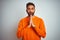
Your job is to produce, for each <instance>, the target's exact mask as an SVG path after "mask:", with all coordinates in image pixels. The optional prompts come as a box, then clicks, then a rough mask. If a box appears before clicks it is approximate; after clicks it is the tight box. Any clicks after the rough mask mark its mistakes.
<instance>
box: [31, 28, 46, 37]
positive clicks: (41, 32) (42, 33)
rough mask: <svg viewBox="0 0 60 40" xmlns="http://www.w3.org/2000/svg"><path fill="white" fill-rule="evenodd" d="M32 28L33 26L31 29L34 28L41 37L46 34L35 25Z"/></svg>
mask: <svg viewBox="0 0 60 40" xmlns="http://www.w3.org/2000/svg"><path fill="white" fill-rule="evenodd" d="M32 28H33V30H35V31H36V32H37V34H38V35H39V36H41V37H43V38H44V37H45V36H46V32H45V30H42V29H39V28H37V27H32Z"/></svg>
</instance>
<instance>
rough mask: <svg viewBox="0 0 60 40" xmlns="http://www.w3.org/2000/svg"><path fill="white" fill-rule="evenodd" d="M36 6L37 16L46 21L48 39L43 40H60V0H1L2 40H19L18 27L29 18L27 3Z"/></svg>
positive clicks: (0, 33)
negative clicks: (22, 19)
mask: <svg viewBox="0 0 60 40" xmlns="http://www.w3.org/2000/svg"><path fill="white" fill-rule="evenodd" d="M27 2H33V3H34V4H35V5H36V12H35V15H36V16H38V17H41V18H42V19H43V20H44V23H45V27H46V32H47V35H46V38H45V39H43V38H42V40H60V1H59V0H1V1H0V3H1V7H0V8H1V28H0V29H1V32H0V35H1V36H0V37H1V40H18V39H17V37H16V31H17V25H18V22H19V20H20V19H21V18H24V17H25V16H27V13H26V3H27Z"/></svg>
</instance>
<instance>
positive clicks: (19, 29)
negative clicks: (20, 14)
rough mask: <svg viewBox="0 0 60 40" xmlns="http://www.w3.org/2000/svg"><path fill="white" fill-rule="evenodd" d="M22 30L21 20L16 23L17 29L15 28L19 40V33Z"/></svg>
mask: <svg viewBox="0 0 60 40" xmlns="http://www.w3.org/2000/svg"><path fill="white" fill-rule="evenodd" d="M22 29H23V22H22V20H21V21H20V22H19V23H18V28H17V38H18V39H19V38H20V37H21V31H22Z"/></svg>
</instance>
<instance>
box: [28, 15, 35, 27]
mask: <svg viewBox="0 0 60 40" xmlns="http://www.w3.org/2000/svg"><path fill="white" fill-rule="evenodd" d="M32 17H33V16H32V15H30V23H29V25H28V27H31V26H32V27H35V25H34V24H33V22H32Z"/></svg>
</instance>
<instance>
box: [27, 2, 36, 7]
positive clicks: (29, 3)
mask: <svg viewBox="0 0 60 40" xmlns="http://www.w3.org/2000/svg"><path fill="white" fill-rule="evenodd" d="M29 5H32V6H34V7H35V5H34V4H33V3H32V2H28V3H27V4H26V8H27V7H28V6H29Z"/></svg>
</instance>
